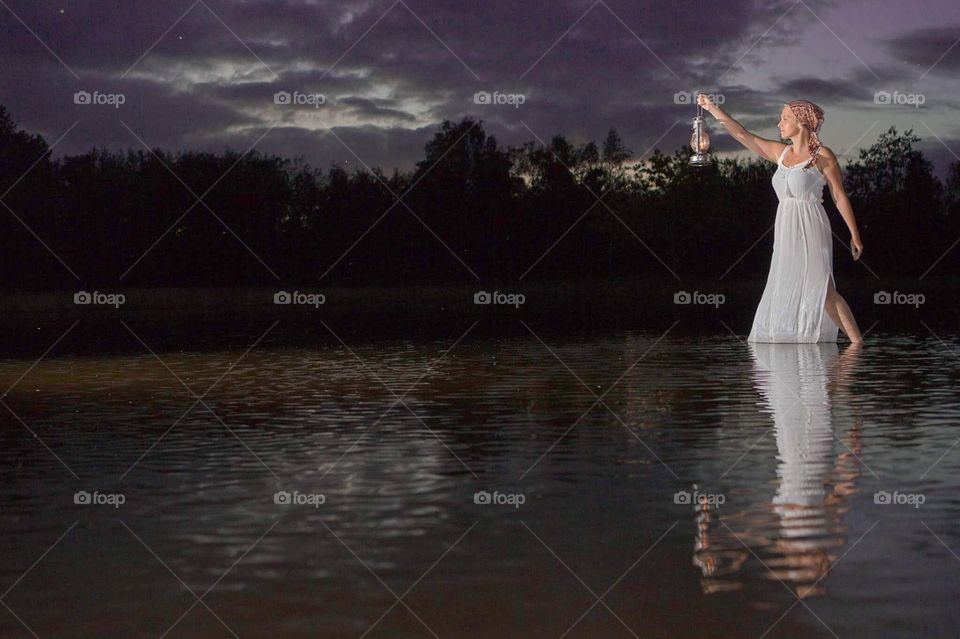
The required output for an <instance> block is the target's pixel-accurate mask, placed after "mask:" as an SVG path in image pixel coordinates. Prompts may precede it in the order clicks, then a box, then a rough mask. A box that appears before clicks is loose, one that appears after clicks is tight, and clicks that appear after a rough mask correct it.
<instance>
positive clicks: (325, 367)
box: [0, 325, 960, 639]
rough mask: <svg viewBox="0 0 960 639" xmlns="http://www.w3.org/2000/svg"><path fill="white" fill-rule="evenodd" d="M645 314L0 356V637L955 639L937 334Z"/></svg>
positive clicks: (950, 438) (955, 530) (955, 362)
mask: <svg viewBox="0 0 960 639" xmlns="http://www.w3.org/2000/svg"><path fill="white" fill-rule="evenodd" d="M264 328H265V327H264ZM466 328H467V327H466V325H465V326H464V329H465V330H466ZM118 331H120V332H122V331H123V329H122V328H118ZM664 331H666V328H665V329H664ZM664 331H657V332H649V333H643V332H616V333H610V334H608V335H604V336H574V337H570V336H567V337H559V336H555V335H545V334H540V333H539V332H536V329H535V327H533V326H529V327H528V329H525V331H524V334H523V335H520V336H517V337H513V338H510V339H494V338H487V337H482V338H481V337H478V336H477V335H474V334H471V333H470V332H469V331H467V333H466V334H465V335H461V336H460V338H459V339H458V338H457V337H453V338H449V339H446V338H445V339H436V340H430V341H409V340H391V341H385V342H368V343H351V344H350V347H349V349H348V348H345V347H344V346H342V345H340V344H334V345H332V346H331V345H317V346H313V347H297V346H287V347H278V346H275V345H273V346H271V345H268V342H269V340H265V341H264V342H263V343H258V344H254V343H255V341H256V336H253V339H250V340H248V341H246V342H245V343H244V345H243V346H238V347H236V348H231V349H229V350H213V351H210V352H182V353H181V352H158V353H157V355H158V357H159V358H158V357H155V356H154V355H152V354H150V353H149V352H148V351H147V350H146V348H143V349H140V353H142V354H139V353H138V354H130V353H127V354H116V355H109V356H107V355H100V356H86V355H71V356H62V355H58V354H57V352H58V351H57V350H56V349H55V350H54V351H52V352H51V353H50V354H49V355H48V356H47V357H45V358H44V359H43V360H42V361H40V362H39V363H37V364H36V365H35V366H33V364H34V362H35V360H36V357H37V356H39V353H37V354H36V355H35V356H33V357H31V358H23V359H17V360H10V359H8V360H4V361H2V362H0V390H2V389H7V388H9V387H11V386H12V388H11V390H9V391H8V393H7V394H6V395H5V396H4V397H3V402H4V403H5V404H6V407H7V408H4V407H3V406H2V405H0V424H2V429H0V434H2V435H0V436H2V444H3V445H2V450H0V473H2V482H0V491H2V499H0V503H2V509H3V510H2V519H0V535H2V539H3V543H2V564H0V565H2V574H0V591H2V595H0V603H2V604H3V608H2V609H0V636H2V637H11V638H12V637H31V636H34V634H31V633H35V636H37V637H43V638H44V639H46V638H48V637H49V638H52V637H84V638H85V637H91V638H92V637H98V638H100V637H171V638H173V637H232V636H240V637H267V636H269V637H283V638H300V637H353V638H357V637H361V636H366V637H443V638H460V637H544V638H548V639H558V638H560V637H631V636H633V637H663V638H671V639H676V638H681V637H724V638H731V637H750V638H752V639H756V638H758V637H771V638H773V637H833V636H838V637H844V638H847V637H870V638H875V637H955V636H956V635H957V627H958V624H960V606H958V605H957V601H958V596H960V579H958V576H960V558H958V556H957V555H958V554H960V518H958V514H960V491H958V488H960V445H957V440H958V438H960V428H958V425H960V397H958V391H957V387H958V385H957V379H958V376H960V344H958V340H957V338H956V337H954V336H949V337H948V336H944V335H941V336H940V337H939V338H938V337H935V336H933V335H930V334H929V333H928V332H926V331H924V334H915V335H907V334H889V333H887V334H885V333H882V332H880V331H876V332H872V333H870V334H869V335H868V337H867V342H866V343H865V345H863V346H862V347H861V348H856V347H850V346H849V345H848V344H846V343H845V342H842V343H841V344H813V345H758V346H754V345H749V344H747V343H745V342H744V341H743V339H744V338H745V336H739V337H738V336H735V335H733V334H732V333H726V334H722V335H721V334H717V335H713V336H695V335H679V334H674V333H672V332H670V331H666V333H665V334H664ZM51 341H52V340H51ZM251 345H252V346H253V348H250V350H249V351H248V350H247V349H248V348H249V347H250V346H251ZM161 360H162V362H161ZM31 366H33V367H32V368H31ZM198 398H200V399H199V400H198ZM485 493H486V494H485ZM487 494H489V497H488V496H487ZM77 502H80V503H77ZM85 502H89V503H85ZM277 502H279V503H277ZM478 502H479V503H478ZM485 502H487V503H485ZM878 502H879V503H878Z"/></svg>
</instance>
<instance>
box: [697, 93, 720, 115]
mask: <svg viewBox="0 0 960 639" xmlns="http://www.w3.org/2000/svg"><path fill="white" fill-rule="evenodd" d="M697 104H698V105H700V106H702V107H703V108H704V110H705V111H707V112H709V113H713V110H714V109H716V108H717V105H716V103H715V102H714V101H713V98H711V97H710V96H709V95H707V94H706V93H698V94H697Z"/></svg>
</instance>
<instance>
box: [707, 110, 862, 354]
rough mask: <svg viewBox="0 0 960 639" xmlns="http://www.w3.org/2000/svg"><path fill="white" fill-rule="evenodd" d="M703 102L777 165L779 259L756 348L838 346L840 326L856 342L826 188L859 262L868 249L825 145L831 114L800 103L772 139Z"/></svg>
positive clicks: (759, 316) (759, 315) (755, 332)
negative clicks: (836, 266)
mask: <svg viewBox="0 0 960 639" xmlns="http://www.w3.org/2000/svg"><path fill="white" fill-rule="evenodd" d="M697 104H699V105H700V106H702V107H703V108H704V110H706V111H707V112H709V113H710V114H711V115H713V116H714V117H715V118H716V119H717V120H718V121H719V122H720V123H721V124H723V126H724V127H725V128H726V129H727V131H729V132H730V134H731V135H732V136H733V137H734V138H735V139H736V140H737V141H738V142H740V144H742V145H743V146H745V147H747V148H748V149H750V150H751V151H753V152H754V153H756V154H758V155H760V156H761V157H763V158H766V159H767V160H770V161H771V162H776V163H777V170H776V172H775V173H774V175H773V188H774V190H775V191H776V193H777V198H778V199H779V200H780V203H779V205H778V206H777V216H776V221H775V223H774V239H773V257H772V258H771V260H770V272H769V274H768V276H767V284H766V287H765V288H764V290H763V295H762V297H761V298H760V304H759V306H758V307H757V312H756V315H755V316H754V319H753V327H752V328H751V329H750V336H749V337H748V338H747V341H749V342H789V343H814V342H836V341H837V331H838V330H839V328H840V327H842V328H843V332H844V333H845V334H846V335H847V337H849V338H850V341H851V342H855V343H856V342H861V341H862V339H863V338H862V336H861V334H860V329H859V327H858V326H857V321H856V320H855V319H854V317H853V312H852V311H851V310H850V306H849V305H848V304H847V302H846V300H844V299H843V297H842V296H841V295H840V294H839V293H838V292H837V289H836V283H835V282H834V279H833V238H832V231H831V229H830V219H829V218H828V217H827V213H826V210H824V208H823V186H824V184H826V185H827V186H828V187H830V195H831V197H832V198H833V202H834V204H836V206H837V209H838V210H839V211H840V215H842V216H843V219H844V221H845V222H846V223H847V227H848V228H849V230H850V250H851V253H852V255H853V259H854V260H857V259H860V255H861V253H862V252H863V243H862V242H861V241H860V232H859V230H858V229H857V221H856V218H855V217H854V214H853V208H852V207H851V206H850V200H849V199H848V198H847V194H846V193H845V192H844V190H843V178H842V177H841V175H840V164H839V163H838V162H837V157H836V156H835V155H834V154H833V151H831V150H830V149H829V148H827V147H825V146H823V145H822V144H820V139H819V137H818V135H817V134H818V133H819V131H820V127H821V125H822V124H823V109H821V108H820V107H819V106H817V105H816V104H814V103H813V102H810V101H808V100H793V101H792V102H788V103H787V104H784V105H783V109H782V110H781V111H780V123H779V128H780V137H781V138H782V139H789V140H790V144H785V143H783V142H778V141H776V140H767V139H765V138H762V137H760V136H758V135H754V134H753V133H750V132H749V131H747V130H746V129H745V128H744V127H743V125H741V124H740V123H739V122H737V121H736V120H734V119H733V118H732V117H730V116H729V115H728V114H727V113H726V112H725V111H724V110H723V109H722V108H720V107H719V106H718V105H717V104H715V103H714V102H713V101H712V100H711V99H710V98H709V97H708V96H706V95H704V94H700V95H698V96H697Z"/></svg>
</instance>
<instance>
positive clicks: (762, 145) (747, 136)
mask: <svg viewBox="0 0 960 639" xmlns="http://www.w3.org/2000/svg"><path fill="white" fill-rule="evenodd" d="M697 104H699V105H700V106H702V107H703V108H704V110H705V111H707V112H708V113H710V115H712V116H713V117H715V118H716V119H717V121H718V122H720V124H722V125H723V126H724V128H725V129H726V130H727V131H729V132H730V135H732V136H733V138H734V139H735V140H736V141H737V142H739V143H740V144H742V145H743V146H745V147H747V148H748V149H750V150H751V151H753V152H754V153H756V154H757V155H759V156H760V157H762V158H766V159H767V160H770V161H771V162H776V161H777V158H779V157H780V152H781V151H782V150H783V147H784V146H786V145H785V144H784V143H783V142H778V141H777V140H768V139H766V138H762V137H760V136H759V135H754V134H753V133H750V132H749V131H747V130H746V129H745V128H743V125H742V124H740V123H739V122H737V121H736V120H734V119H733V118H732V117H730V114H728V113H727V112H726V111H724V110H723V109H722V108H720V106H718V105H717V104H715V103H714V102H713V100H711V99H710V97H709V96H707V95H705V94H703V93H701V94H699V95H698V96H697Z"/></svg>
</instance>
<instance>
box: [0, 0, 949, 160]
mask: <svg viewBox="0 0 960 639" xmlns="http://www.w3.org/2000/svg"><path fill="white" fill-rule="evenodd" d="M6 2H7V4H8V5H9V7H10V9H11V10H12V11H13V12H15V13H16V14H17V15H18V16H19V17H20V18H21V19H22V20H23V22H24V23H26V24H27V25H28V26H29V28H30V29H32V30H33V32H34V33H35V34H36V36H38V37H39V38H40V39H41V40H43V42H45V43H46V44H47V45H48V46H49V47H50V49H52V50H53V52H54V53H55V54H56V55H57V56H59V57H60V58H61V59H62V61H63V64H61V63H60V62H58V61H57V59H56V57H55V56H54V55H53V54H52V53H51V52H50V51H48V50H47V49H46V48H45V47H44V45H43V44H41V43H40V42H39V41H38V40H37V38H35V37H34V35H33V34H31V33H30V31H29V30H28V29H27V28H26V27H25V26H24V25H23V24H21V23H20V22H19V20H17V19H16V18H15V17H14V16H13V15H12V14H11V12H9V11H7V10H5V9H2V8H0V29H2V30H3V35H4V39H3V41H2V42H0V64H3V65H4V67H5V72H4V74H3V76H2V77H0V90H2V95H3V96H4V98H3V103H4V104H5V105H6V106H7V107H8V108H10V110H11V112H12V113H13V114H14V116H15V117H16V118H17V119H18V120H19V121H20V123H21V124H22V125H23V126H25V127H26V128H28V129H30V130H34V131H38V132H41V133H43V134H44V135H45V137H47V138H48V140H50V141H53V140H54V139H56V138H57V137H58V136H59V135H60V134H61V133H62V132H63V131H64V130H66V129H67V128H68V127H69V126H71V125H72V124H73V123H74V122H75V121H76V120H77V119H80V120H81V123H80V124H79V125H77V127H76V129H75V130H73V131H72V132H71V134H70V135H69V136H68V138H67V139H65V140H64V142H63V144H62V145H61V146H59V147H58V152H59V153H63V152H77V151H82V150H86V149H88V148H89V147H91V146H94V145H97V146H101V145H102V146H107V147H120V148H125V147H131V146H139V143H138V142H137V141H136V140H135V139H134V138H132V136H131V134H130V133H129V132H128V131H127V130H126V127H125V126H124V125H123V123H125V124H126V125H128V126H130V128H132V129H134V130H135V131H136V132H137V133H138V134H139V135H141V137H143V139H144V140H145V141H147V142H148V143H149V144H150V145H151V146H161V147H164V148H169V149H178V148H221V147H223V146H231V147H234V148H238V149H245V148H247V146H249V144H251V143H252V142H253V141H255V140H256V139H257V137H258V136H259V135H260V134H262V133H263V132H264V131H265V130H266V129H267V128H268V127H270V126H276V128H275V129H273V130H272V131H271V132H270V133H269V134H268V135H267V136H266V137H265V138H264V139H263V140H262V141H261V142H260V143H259V144H258V148H263V149H267V150H270V151H273V152H277V153H281V154H283V155H287V156H291V157H294V156H300V155H302V156H304V157H305V158H306V159H308V160H309V161H310V162H311V163H313V164H315V165H320V166H322V165H326V164H328V163H330V162H334V161H336V162H343V161H354V162H355V158H353V157H352V156H351V155H350V154H349V153H348V152H346V149H344V148H343V146H342V144H340V142H338V141H337V139H336V138H335V137H334V136H333V135H331V134H330V132H329V128H332V130H333V131H334V132H336V133H337V135H338V136H340V137H341V139H343V141H344V142H346V143H347V144H349V145H350V146H351V148H353V149H354V151H355V152H356V153H357V155H360V156H361V157H362V158H363V159H364V161H366V162H367V163H369V164H371V165H372V164H376V165H379V166H382V167H384V168H387V167H391V168H392V167H393V166H401V167H407V168H409V167H410V166H411V165H412V163H413V162H415V161H416V160H417V159H419V158H420V157H422V151H423V146H424V144H425V143H426V141H427V139H428V138H429V137H430V135H431V134H432V132H433V131H434V130H435V129H436V127H437V126H438V124H439V123H440V122H441V121H442V120H443V119H451V120H457V119H459V118H461V117H463V116H466V115H471V116H474V117H477V118H479V119H482V120H483V121H484V126H485V127H486V128H487V130H488V131H489V132H490V133H492V134H494V135H496V136H497V138H498V140H499V141H500V142H501V143H502V144H505V145H508V144H520V143H522V142H524V141H527V140H531V139H534V136H533V135H532V134H531V132H530V130H528V128H527V127H529V129H532V130H533V131H534V132H535V133H536V135H537V136H539V137H540V138H542V139H544V140H549V138H550V137H552V136H553V135H554V134H556V133H563V134H565V135H567V136H568V137H569V138H570V139H571V140H573V141H575V142H584V141H587V140H591V139H592V140H595V141H600V140H602V138H603V136H604V135H605V134H606V131H607V129H609V128H610V127H615V128H617V129H618V130H619V131H620V133H621V135H622V137H623V138H624V140H625V141H626V142H627V143H628V146H630V147H631V148H632V149H633V150H634V151H635V152H636V153H637V154H639V153H641V152H643V151H644V150H646V149H648V148H649V147H650V146H651V145H654V143H656V146H657V147H658V148H660V149H661V150H664V151H667V152H670V151H672V150H673V149H675V148H677V147H679V146H680V145H682V144H684V143H685V142H686V141H687V139H688V137H689V121H690V118H691V117H692V115H693V114H694V112H695V110H694V107H693V106H692V105H690V104H689V103H683V102H681V103H677V102H676V101H675V100H674V96H675V94H676V93H677V92H679V91H691V90H693V89H704V90H718V91H721V92H722V93H723V94H724V96H725V98H726V106H727V108H728V110H730V111H731V113H733V114H734V115H735V117H737V118H738V119H741V121H742V122H743V123H744V125H745V126H747V127H748V128H751V130H754V127H756V129H757V132H758V133H759V134H762V135H767V136H774V135H775V134H776V129H775V124H776V114H777V113H778V111H779V108H780V105H781V104H782V103H783V102H784V101H786V100H788V99H792V98H794V97H806V98H808V99H811V100H814V101H817V102H818V103H821V104H824V106H827V105H829V106H830V107H831V108H833V109H836V108H838V107H843V108H853V109H855V108H861V109H870V108H871V107H872V106H873V105H872V96H873V94H874V91H876V90H879V89H881V88H883V86H884V85H883V83H882V82H879V81H878V80H877V78H876V77H875V76H874V75H873V73H874V72H875V73H877V75H879V76H880V78H881V79H882V81H883V82H886V83H896V82H901V83H904V84H906V83H907V82H908V81H912V80H913V79H915V78H917V77H918V76H919V75H920V74H921V73H922V72H923V70H924V69H926V68H928V67H929V65H931V64H933V63H934V62H935V61H936V59H937V58H938V57H939V56H940V55H941V54H943V52H944V51H947V50H948V49H949V47H950V45H951V44H952V40H950V39H951V38H953V37H955V36H952V35H951V31H950V29H948V28H946V27H943V28H937V29H930V28H926V27H922V26H920V25H919V24H916V23H911V22H910V20H911V18H915V17H916V12H911V11H909V10H907V9H906V8H905V9H904V26H903V34H902V35H886V36H884V37H883V38H881V39H880V42H881V43H882V44H883V46H884V48H883V51H884V52H885V57H883V58H880V59H872V58H869V57H867V56H866V54H863V55H862V56H861V58H862V59H863V61H864V62H865V63H866V64H869V66H870V69H871V70H868V69H866V68H865V67H864V66H863V65H862V64H860V63H859V62H858V61H857V60H856V58H855V57H854V56H853V55H852V54H850V55H848V53H849V52H848V51H847V50H846V49H845V48H844V47H846V46H848V45H847V42H846V40H847V39H850V34H851V33H852V34H858V33H860V34H862V38H861V40H862V41H861V42H853V43H852V44H853V45H854V46H856V48H857V49H859V50H861V51H864V50H869V49H868V47H867V43H868V42H870V40H868V38H871V37H872V36H870V33H869V32H870V29H869V26H868V25H869V21H868V20H866V19H863V20H862V22H861V23H858V24H842V23H840V24H837V23H834V24H832V27H833V28H834V29H833V30H834V31H835V32H839V33H842V34H843V35H844V38H845V41H844V43H843V45H841V44H840V43H839V42H838V41H837V39H836V36H835V35H831V33H830V30H828V29H827V28H825V27H824V25H823V24H822V23H821V22H820V19H823V20H825V21H828V22H829V21H831V20H833V19H840V16H838V15H835V14H834V9H835V6H834V4H832V3H817V4H816V6H813V5H811V7H810V8H807V7H806V5H804V4H803V3H800V4H796V3H793V2H790V1H783V2H779V1H778V2H766V3H761V4H760V5H759V6H758V4H757V3H755V2H753V1H748V0H733V1H730V2H724V3H723V4H722V5H715V4H710V5H707V4H704V5H702V6H688V5H683V4H678V3H675V2H668V1H667V0H656V1H648V2H633V1H629V0H605V1H604V2H596V1H595V0H567V1H558V0H530V1H527V2H517V1H516V0H509V1H507V0H492V1H488V2H482V3H476V4H473V3H465V2H463V1H462V0H403V1H397V0H384V1H377V2H374V1H362V0H352V1H351V0H336V1H333V0H330V1H328V0H248V1H246V2H228V1H227V0H183V1H180V2H172V1H171V2H156V0H123V1H119V0H110V1H108V0H91V1H89V2H85V3H64V2H59V3H55V2H50V1H48V0H6ZM61 8H63V12H61ZM388 10H389V11H388ZM813 10H815V11H816V14H814V13H813ZM931 10H933V9H931ZM811 34H813V35H815V36H816V37H817V38H821V39H820V40H818V41H817V42H820V43H825V44H824V46H827V47H829V49H830V50H831V51H832V50H836V51H838V52H839V54H840V55H842V56H843V60H844V62H845V64H844V65H843V66H842V67H841V65H839V64H838V65H837V66H836V67H834V66H830V65H828V66H823V65H819V66H814V67H810V66H809V65H797V64H795V63H793V61H792V59H791V58H789V57H788V58H786V59H787V60H788V64H783V63H781V61H780V58H779V57H778V56H782V55H787V53H786V52H790V51H800V52H802V51H804V49H805V48H808V47H809V46H810V44H811V42H810V40H809V38H810V37H811ZM948 40H949V41H948ZM958 56H960V48H957V49H954V51H953V52H951V53H949V54H948V55H947V56H945V57H944V58H943V60H941V62H940V63H939V64H938V65H937V66H936V67H935V70H934V71H933V72H931V75H936V76H937V77H938V78H941V79H942V78H943V77H947V76H950V74H954V75H955V72H956V70H957V65H958V62H957V60H958ZM876 57H877V56H876V55H875V56H874V58H876ZM797 59H801V60H802V59H804V58H797ZM920 66H923V69H920ZM67 67H69V70H68V68H67ZM131 67H132V68H131ZM918 69H920V70H919V71H918ZM71 71H72V72H74V73H76V74H77V75H78V76H79V79H77V78H75V77H74V76H73V75H72V73H71ZM771 87H772V88H771ZM79 90H87V91H93V90H99V91H101V92H105V93H109V92H120V93H123V94H124V95H125V96H126V98H127V101H126V103H125V104H124V105H123V106H122V107H121V108H120V109H109V108H101V107H96V108H94V107H85V108H81V107H80V106H78V105H74V104H73V103H72V96H73V94H74V93H75V92H76V91H79ZM278 91H285V92H289V93H293V92H300V93H302V94H322V95H323V96H324V97H325V102H324V103H323V104H322V105H320V106H318V108H312V105H309V104H307V105H278V104H276V103H275V100H274V96H275V94H276V93H277V92H278ZM478 91H487V92H490V93H493V92H495V91H498V92H500V93H501V94H512V93H515V94H522V95H523V96H524V100H525V102H524V104H523V105H522V106H520V108H514V107H513V106H512V105H509V104H476V103H475V102H474V95H475V93H477V92H478ZM934 92H935V91H934ZM948 97H949V98H952V96H946V95H943V96H941V95H937V98H938V99H942V101H943V103H944V104H946V103H947V101H948V100H947V98H948ZM949 108H950V109H952V108H953V107H952V106H951V107H949ZM121 120H122V122H121ZM678 122H679V124H677V123H678ZM671 127H672V128H671ZM943 127H946V124H945V123H941V124H940V128H943ZM665 133H666V136H664V134H665ZM661 136H664V137H663V138H662V139H661ZM854 137H855V136H854ZM658 140H659V142H657V141H658ZM847 142H850V143H852V142H853V139H850V140H847ZM354 145H356V146H354ZM715 148H716V149H718V150H721V151H722V150H733V149H737V148H738V145H737V144H736V143H734V142H732V140H731V139H730V138H729V136H726V135H723V134H722V133H719V134H718V135H716V136H715Z"/></svg>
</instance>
